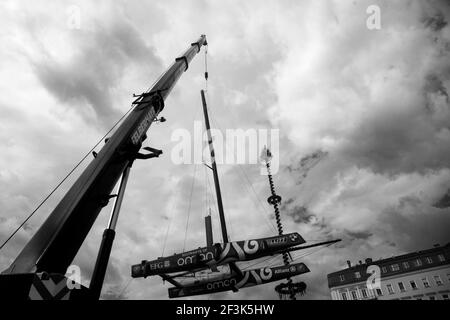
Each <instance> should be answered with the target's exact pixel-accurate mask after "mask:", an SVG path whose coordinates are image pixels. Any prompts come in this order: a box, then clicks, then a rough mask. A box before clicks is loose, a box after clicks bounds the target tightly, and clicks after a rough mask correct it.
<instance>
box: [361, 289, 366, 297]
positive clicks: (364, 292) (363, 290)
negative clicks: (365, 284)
mask: <svg viewBox="0 0 450 320" xmlns="http://www.w3.org/2000/svg"><path fill="white" fill-rule="evenodd" d="M361 292H362V296H363V298H364V299H365V298H367V290H366V289H365V288H362V289H361Z"/></svg>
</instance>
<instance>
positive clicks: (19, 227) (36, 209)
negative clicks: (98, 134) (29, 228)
mask: <svg viewBox="0 0 450 320" xmlns="http://www.w3.org/2000/svg"><path fill="white" fill-rule="evenodd" d="M133 108H134V106H133V105H131V107H130V109H129V110H128V111H127V112H126V113H125V114H124V115H123V116H122V117H121V118H120V119H119V120H118V121H117V122H116V123H115V124H114V125H113V126H112V127H111V129H109V131H108V132H107V133H106V134H105V135H104V136H103V137H102V138H101V139H100V140H99V141H98V142H97V143H96V144H95V145H94V147H92V148H91V150H89V152H87V153H86V155H85V156H84V157H83V158H82V159H81V160H80V161H79V162H78V163H77V164H76V165H75V167H74V168H73V169H72V170H70V171H69V173H68V174H67V175H66V176H65V177H64V178H63V179H62V180H61V181H60V182H59V183H58V184H57V185H56V187H54V188H53V190H52V191H51V192H50V193H49V194H48V195H47V196H46V197H45V198H44V199H43V200H42V201H41V202H40V203H39V205H38V206H37V207H36V208H35V209H34V210H33V211H32V212H31V213H30V214H29V215H28V217H27V218H26V219H25V220H24V221H23V222H22V223H21V224H20V225H19V226H18V227H17V228H16V229H15V230H14V232H13V233H12V234H11V235H10V236H9V237H8V238H7V239H6V240H5V241H4V242H3V243H2V245H1V246H0V250H2V249H3V247H4V246H5V245H6V244H7V243H8V242H9V241H10V240H11V239H12V238H13V237H14V236H15V235H16V233H17V232H18V231H19V230H20V229H21V228H22V227H23V226H24V225H25V224H26V223H27V222H28V220H30V219H31V217H32V216H33V215H34V214H35V213H36V212H37V211H38V210H39V208H41V207H42V205H43V204H44V203H45V202H46V201H47V200H48V199H49V198H50V197H51V196H52V195H53V194H54V193H55V192H56V190H58V189H59V187H60V186H61V185H62V184H63V183H64V182H65V181H66V180H67V179H68V178H69V177H70V175H72V173H73V172H74V171H75V170H76V169H77V168H78V167H79V166H80V165H81V164H82V163H83V162H84V160H86V158H87V157H89V156H90V155H91V154H92V152H93V151H94V150H95V148H97V146H98V145H99V144H100V143H101V142H102V141H104V139H105V138H106V137H107V136H108V135H109V134H110V133H111V131H113V130H114V128H115V127H117V125H118V124H119V123H120V122H121V121H122V120H123V119H124V118H125V117H126V116H127V115H128V114H129V113H130V111H131V110H133Z"/></svg>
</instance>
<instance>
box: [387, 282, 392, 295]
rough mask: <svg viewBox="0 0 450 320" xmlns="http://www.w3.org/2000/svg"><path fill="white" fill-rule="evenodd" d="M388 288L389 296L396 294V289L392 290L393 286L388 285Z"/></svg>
mask: <svg viewBox="0 0 450 320" xmlns="http://www.w3.org/2000/svg"><path fill="white" fill-rule="evenodd" d="M386 287H387V289H388V292H389V294H394V288H392V284H388V285H386Z"/></svg>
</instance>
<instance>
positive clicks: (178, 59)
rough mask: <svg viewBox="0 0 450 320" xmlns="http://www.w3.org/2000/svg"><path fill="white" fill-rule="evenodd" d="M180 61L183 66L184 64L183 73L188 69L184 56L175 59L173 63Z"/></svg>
mask: <svg viewBox="0 0 450 320" xmlns="http://www.w3.org/2000/svg"><path fill="white" fill-rule="evenodd" d="M180 60H183V61H184V64H185V66H186V67H185V68H184V71H186V70H187V69H188V68H189V63H188V60H187V58H186V57H185V56H182V57H178V58H176V59H175V61H177V62H178V61H180Z"/></svg>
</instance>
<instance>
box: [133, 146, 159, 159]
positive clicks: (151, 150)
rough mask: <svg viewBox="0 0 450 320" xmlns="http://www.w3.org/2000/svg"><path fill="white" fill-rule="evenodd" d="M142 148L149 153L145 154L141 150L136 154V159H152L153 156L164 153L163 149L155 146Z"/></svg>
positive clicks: (156, 156)
mask: <svg viewBox="0 0 450 320" xmlns="http://www.w3.org/2000/svg"><path fill="white" fill-rule="evenodd" d="M142 149H144V150H146V151H148V152H149V153H147V154H143V153H140V152H139V153H138V154H136V159H140V160H146V159H151V158H158V157H159V156H160V155H162V153H163V152H162V150H158V149H154V148H150V147H144V148H142Z"/></svg>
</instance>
